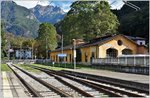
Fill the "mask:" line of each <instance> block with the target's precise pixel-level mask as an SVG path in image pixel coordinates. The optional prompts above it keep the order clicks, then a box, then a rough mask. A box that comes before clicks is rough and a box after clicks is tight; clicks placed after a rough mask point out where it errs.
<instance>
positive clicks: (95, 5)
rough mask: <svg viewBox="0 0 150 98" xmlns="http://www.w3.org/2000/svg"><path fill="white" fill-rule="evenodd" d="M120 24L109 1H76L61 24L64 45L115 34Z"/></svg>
mask: <svg viewBox="0 0 150 98" xmlns="http://www.w3.org/2000/svg"><path fill="white" fill-rule="evenodd" d="M118 26H119V22H118V20H117V17H116V16H115V15H114V14H113V13H112V12H111V11H110V6H109V4H108V2H107V1H76V2H74V3H73V4H72V5H71V9H70V11H69V12H68V13H67V15H66V17H65V18H64V20H63V21H62V22H61V25H60V27H61V30H62V32H63V34H64V43H66V44H69V43H70V42H71V40H72V39H73V38H83V39H85V40H89V39H91V38H94V37H96V36H101V35H106V34H108V33H110V34H114V33H116V32H117V31H116V30H117V28H118ZM79 35H80V36H79Z"/></svg>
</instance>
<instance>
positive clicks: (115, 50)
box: [50, 34, 148, 63]
mask: <svg viewBox="0 0 150 98" xmlns="http://www.w3.org/2000/svg"><path fill="white" fill-rule="evenodd" d="M74 45H75V46H76V61H77V62H83V63H84V62H91V60H92V59H93V58H115V57H118V56H121V55H132V54H148V49H147V48H146V46H145V39H144V38H141V37H131V36H125V35H122V34H119V35H107V36H102V37H98V38H94V39H92V40H90V41H89V42H84V41H83V40H81V39H77V40H75V41H74V43H73V44H72V45H68V46H65V47H63V53H64V54H66V57H65V58H64V62H67V63H71V62H73V58H74V52H73V49H74ZM61 53H62V50H61V48H58V49H56V50H54V51H51V53H50V57H51V60H53V61H55V62H60V58H59V57H58V54H61Z"/></svg>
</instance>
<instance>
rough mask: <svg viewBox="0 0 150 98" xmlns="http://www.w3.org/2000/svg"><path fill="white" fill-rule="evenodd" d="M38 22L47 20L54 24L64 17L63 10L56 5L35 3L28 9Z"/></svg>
mask: <svg viewBox="0 0 150 98" xmlns="http://www.w3.org/2000/svg"><path fill="white" fill-rule="evenodd" d="M30 10H31V11H32V12H33V13H34V15H35V16H36V18H37V19H38V20H39V21H40V22H49V23H52V24H55V23H57V22H59V21H60V20H61V19H63V18H64V16H65V12H64V11H63V10H62V9H61V8H60V7H57V6H52V5H48V6H42V5H36V6H35V7H34V8H31V9H30Z"/></svg>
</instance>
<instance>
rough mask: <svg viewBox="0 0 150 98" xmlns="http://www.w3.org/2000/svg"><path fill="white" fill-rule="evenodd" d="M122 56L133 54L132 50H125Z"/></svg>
mask: <svg viewBox="0 0 150 98" xmlns="http://www.w3.org/2000/svg"><path fill="white" fill-rule="evenodd" d="M122 54H124V55H128V54H132V50H131V49H123V50H122Z"/></svg>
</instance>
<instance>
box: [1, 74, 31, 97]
mask: <svg viewBox="0 0 150 98" xmlns="http://www.w3.org/2000/svg"><path fill="white" fill-rule="evenodd" d="M25 92H26V93H25ZM27 95H28V93H27V90H26V89H25V88H24V87H23V86H22V84H20V83H19V80H17V78H16V77H15V75H14V74H12V73H10V72H2V97H3V98H14V97H24V98H27V97H28V96H27Z"/></svg>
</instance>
